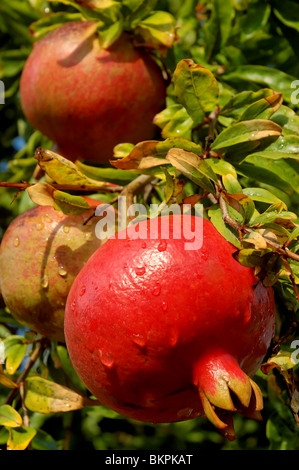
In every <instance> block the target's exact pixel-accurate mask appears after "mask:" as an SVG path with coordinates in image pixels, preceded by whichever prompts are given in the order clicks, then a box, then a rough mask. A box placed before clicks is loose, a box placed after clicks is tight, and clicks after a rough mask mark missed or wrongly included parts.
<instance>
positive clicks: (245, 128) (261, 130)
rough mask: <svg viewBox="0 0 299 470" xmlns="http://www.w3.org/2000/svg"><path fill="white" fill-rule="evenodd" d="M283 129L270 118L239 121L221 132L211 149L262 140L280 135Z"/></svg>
mask: <svg viewBox="0 0 299 470" xmlns="http://www.w3.org/2000/svg"><path fill="white" fill-rule="evenodd" d="M281 131H282V129H281V127H280V126H279V125H278V124H276V123H274V122H272V121H269V120H264V119H253V120H250V121H243V122H238V123H237V124H233V125H231V126H230V127H229V128H227V129H224V130H223V131H222V132H220V134H219V135H218V136H217V137H216V139H215V140H214V142H213V143H212V145H211V149H212V150H215V151H216V150H218V151H219V150H223V149H226V148H228V147H231V146H233V145H238V144H241V143H248V142H251V141H260V140H261V139H266V138H267V137H279V136H280V134H281Z"/></svg>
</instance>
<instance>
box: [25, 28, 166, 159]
mask: <svg viewBox="0 0 299 470" xmlns="http://www.w3.org/2000/svg"><path fill="white" fill-rule="evenodd" d="M165 94H166V90H165V82H164V79H163V77H162V73H161V70H160V68H159V67H158V65H157V64H156V62H155V61H154V60H153V59H152V58H151V57H150V56H149V55H148V54H147V53H146V52H145V51H144V50H141V49H139V48H135V47H134V46H133V43H132V41H131V40H130V36H129V35H128V34H125V33H124V34H123V35H122V36H121V37H120V39H118V40H117V41H116V42H115V43H114V44H113V45H112V46H111V47H110V48H109V49H103V48H102V47H101V45H100V42H99V40H98V36H97V33H96V23H94V22H90V21H77V22H70V23H66V24H64V25H62V26H60V27H59V28H58V29H56V30H54V31H52V32H50V33H49V34H48V35H46V36H45V37H44V38H43V39H41V40H40V41H37V42H36V43H35V45H34V48H33V51H32V52H31V54H30V55H29V57H28V60H27V62H26V64H25V67H24V69H23V72H22V76H21V82H20V97H21V105H22V109H23V111H24V114H25V116H26V117H27V119H28V120H29V121H30V123H31V124H32V125H33V126H34V127H35V128H36V129H38V130H39V131H40V132H42V133H43V134H44V135H46V136H47V137H48V138H49V139H51V140H52V141H53V142H54V143H55V144H56V146H57V148H58V153H60V154H62V155H63V156H65V157H66V158H68V159H70V160H73V161H75V160H87V161H91V162H98V163H105V162H108V160H109V159H111V158H112V157H113V147H114V146H115V145H117V144H119V143H122V142H131V143H138V142H140V141H143V140H147V139H150V138H152V137H153V136H154V134H155V131H156V129H158V128H156V127H155V126H154V124H153V118H154V116H155V114H156V113H158V112H159V111H161V109H162V108H163V107H164V105H165Z"/></svg>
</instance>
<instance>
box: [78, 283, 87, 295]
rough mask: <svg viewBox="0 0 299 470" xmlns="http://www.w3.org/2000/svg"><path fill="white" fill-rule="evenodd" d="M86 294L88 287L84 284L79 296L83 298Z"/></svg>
mask: <svg viewBox="0 0 299 470" xmlns="http://www.w3.org/2000/svg"><path fill="white" fill-rule="evenodd" d="M85 292H86V286H85V285H84V284H83V286H82V287H81V290H80V292H79V295H80V296H81V297H82V295H84V294H85Z"/></svg>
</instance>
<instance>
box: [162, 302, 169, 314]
mask: <svg viewBox="0 0 299 470" xmlns="http://www.w3.org/2000/svg"><path fill="white" fill-rule="evenodd" d="M167 309H168V305H167V302H162V310H163V312H166V310H167Z"/></svg>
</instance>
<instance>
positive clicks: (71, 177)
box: [35, 147, 106, 188]
mask: <svg viewBox="0 0 299 470" xmlns="http://www.w3.org/2000/svg"><path fill="white" fill-rule="evenodd" d="M35 158H36V159H37V161H38V164H39V166H40V167H41V168H42V169H43V170H44V171H45V173H46V174H47V175H48V177H50V179H51V180H52V182H55V183H57V184H61V185H62V184H63V185H77V186H84V187H88V186H92V187H95V186H98V187H99V188H101V187H102V186H104V185H105V184H106V183H104V182H102V181H97V180H94V179H91V178H88V177H87V176H86V175H84V173H82V172H81V171H80V170H79V168H78V166H77V165H76V164H75V163H73V162H71V161H70V160H68V159H67V158H64V157H62V156H61V155H59V154H58V153H55V152H52V151H51V150H47V149H42V148H40V147H39V148H37V149H36V152H35Z"/></svg>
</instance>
